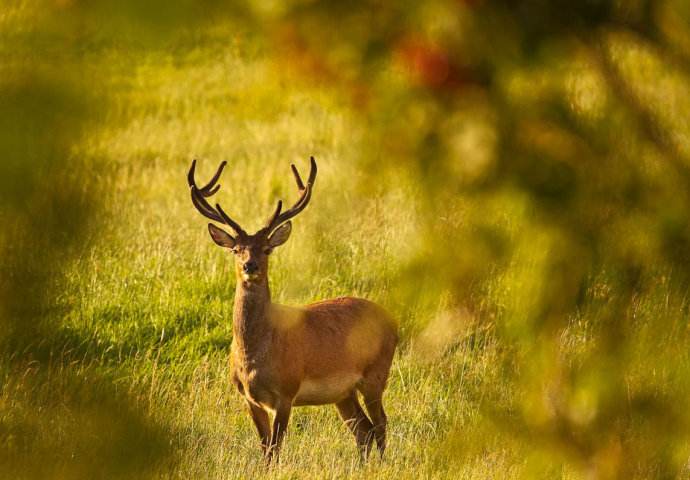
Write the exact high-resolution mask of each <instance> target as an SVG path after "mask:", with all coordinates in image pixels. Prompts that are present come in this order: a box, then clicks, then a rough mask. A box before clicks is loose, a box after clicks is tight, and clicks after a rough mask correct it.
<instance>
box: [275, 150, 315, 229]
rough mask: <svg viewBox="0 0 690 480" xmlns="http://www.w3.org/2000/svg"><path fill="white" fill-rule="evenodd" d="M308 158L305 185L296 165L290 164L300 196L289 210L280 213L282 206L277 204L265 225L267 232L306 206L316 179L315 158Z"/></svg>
mask: <svg viewBox="0 0 690 480" xmlns="http://www.w3.org/2000/svg"><path fill="white" fill-rule="evenodd" d="M310 160H311V166H310V170H309V179H308V180H307V185H306V186H305V185H304V183H303V182H302V178H301V177H300V174H299V172H298V171H297V167H295V165H294V164H292V165H291V166H290V167H291V168H292V173H293V175H294V176H295V181H296V182H297V188H298V189H299V192H300V197H299V198H298V199H297V201H296V202H295V204H294V205H293V206H292V207H291V208H290V209H289V210H286V211H285V212H283V213H280V208H281V207H282V204H281V203H279V204H278V208H277V209H276V211H275V213H274V214H273V215H272V217H271V219H270V221H269V223H268V224H267V226H266V229H267V230H268V232H269V233H270V232H271V231H273V230H274V229H275V228H276V227H278V226H279V225H281V224H282V223H285V222H287V221H288V220H290V219H291V218H292V217H294V216H295V215H297V214H298V213H300V212H301V211H302V210H304V209H305V208H306V207H307V204H308V203H309V200H310V199H311V192H312V187H313V186H314V181H315V180H316V172H317V168H316V160H314V157H310Z"/></svg>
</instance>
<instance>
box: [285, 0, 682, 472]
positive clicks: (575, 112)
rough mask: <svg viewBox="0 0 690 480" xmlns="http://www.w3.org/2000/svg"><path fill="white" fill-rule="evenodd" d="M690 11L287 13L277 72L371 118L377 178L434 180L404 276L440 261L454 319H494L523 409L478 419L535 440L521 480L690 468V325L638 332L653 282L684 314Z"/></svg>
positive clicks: (527, 4)
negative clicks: (573, 339) (399, 174)
mask: <svg viewBox="0 0 690 480" xmlns="http://www.w3.org/2000/svg"><path fill="white" fill-rule="evenodd" d="M689 14H690V12H689V11H688V8H687V5H686V2H679V1H652V0H650V1H644V0H643V1H616V2H613V1H587V2H569V1H549V2H544V1H524V2H514V1H491V0H485V1H482V0H478V1H447V2H446V1H439V2H420V3H418V2H361V3H358V4H357V5H352V4H349V3H348V4H347V6H345V5H344V4H343V5H341V4H335V3H331V2H308V3H302V2H299V4H298V5H294V6H293V7H291V8H286V9H285V12H283V13H281V15H280V22H279V24H280V29H281V30H282V31H285V32H287V33H286V34H285V35H283V36H282V37H281V42H282V44H281V45H280V48H281V49H282V51H284V52H285V53H284V55H286V56H287V58H289V60H288V59H286V62H290V63H293V62H294V58H295V57H296V58H298V59H299V62H297V64H296V65H297V66H296V68H297V69H298V70H299V69H301V70H303V71H304V72H303V73H306V75H305V77H306V78H308V79H310V80H312V81H317V82H324V83H326V84H328V85H333V86H334V87H336V88H338V89H340V90H341V91H343V92H344V93H345V94H346V95H349V96H351V101H352V105H353V106H354V107H355V108H356V109H358V110H359V111H360V113H361V116H362V121H364V122H367V125H368V127H369V128H370V130H369V135H368V137H367V141H366V142H365V145H369V146H370V150H369V151H368V152H366V153H365V154H364V155H363V157H364V159H363V162H364V164H365V165H369V166H370V167H371V168H369V169H368V171H369V172H371V173H372V174H373V175H374V176H372V179H371V180H372V182H375V181H376V180H375V178H376V176H379V175H382V174H385V173H386V172H388V171H399V170H402V171H404V172H405V173H406V174H408V175H410V176H412V177H413V178H415V179H418V181H419V182H420V183H421V184H422V185H423V192H424V193H423V196H424V199H425V201H424V202H423V203H424V207H425V210H424V212H423V213H422V214H421V217H422V218H424V219H425V220H426V223H427V226H426V234H424V236H423V238H421V239H415V240H414V241H415V242H419V243H420V244H419V245H417V251H418V253H419V255H418V258H417V259H416V260H413V262H412V264H411V265H410V267H409V269H410V270H408V271H407V273H404V274H403V277H402V278H401V283H403V284H404V283H405V282H408V281H409V279H410V278H414V277H416V278H419V273H420V272H424V271H426V272H429V275H431V276H433V281H432V282H431V283H430V284H425V287H426V288H435V289H437V290H438V291H439V292H442V291H450V294H451V297H452V300H451V302H450V304H451V305H450V307H449V308H451V311H453V310H454V311H457V312H459V313H457V314H456V315H455V316H456V319H457V320H456V321H457V322H461V323H462V322H465V323H466V322H467V320H466V319H467V317H468V316H470V317H476V319H477V320H476V321H478V322H480V323H481V322H489V321H492V320H489V319H490V318H491V319H494V318H495V319H496V320H495V328H496V334H497V335H498V338H499V340H500V341H501V343H502V344H504V345H505V347H506V348H507V349H508V350H509V351H510V354H509V355H508V356H507V359H506V362H507V365H506V368H505V370H504V372H503V375H504V376H503V382H505V384H508V385H511V397H512V400H511V401H510V407H508V408H503V407H500V408H498V409H497V406H496V405H492V403H491V402H490V401H488V402H486V404H485V408H486V415H487V417H488V418H489V419H493V422H494V424H495V425H497V426H498V427H499V430H502V431H504V433H505V434H506V435H508V436H511V437H513V438H517V439H519V441H520V442H521V443H522V444H523V445H524V447H525V450H527V452H528V455H529V457H528V458H530V459H531V460H530V464H531V465H532V466H531V467H530V469H528V470H527V472H528V473H527V476H528V477H530V476H533V475H537V474H547V472H549V471H551V470H550V469H552V468H553V467H554V466H555V465H559V464H560V462H566V463H570V464H574V465H577V466H579V468H580V469H581V471H582V472H583V473H585V474H586V475H587V476H591V477H592V478H630V477H631V476H633V475H642V476H656V477H660V478H675V477H676V476H677V475H682V473H681V472H685V474H687V459H688V447H689V444H688V436H687V432H688V420H689V418H688V416H687V414H686V413H685V412H683V410H684V409H683V408H682V407H681V405H683V404H684V403H685V401H686V399H687V394H688V387H687V385H688V384H689V381H690V377H688V374H689V373H690V371H689V370H688V357H687V348H686V347H687V340H688V338H687V318H686V316H685V315H683V316H682V317H681V318H678V317H677V316H673V315H669V316H667V317H664V316H659V317H656V318H652V319H648V320H647V321H649V322H651V324H652V325H653V326H650V325H647V326H645V327H641V321H640V317H641V316H642V314H641V313H640V311H639V310H640V309H641V308H642V307H641V305H644V304H645V303H646V302H648V301H649V298H652V297H654V295H658V291H659V285H663V286H664V288H665V289H667V291H668V293H667V295H668V296H669V298H670V299H671V301H676V302H680V303H682V304H683V305H684V302H685V295H686V293H685V292H686V289H687V285H688V280H689V278H688V274H689V273H690V270H688V260H690V257H689V255H688V254H689V253H690V224H689V222H688V218H689V215H690V197H689V194H690V188H689V187H690V177H689V176H688V173H689V170H688V169H689V167H690V143H688V141H687V138H688V133H690V132H689V131H688V122H687V118H688V115H689V114H690V101H689V100H688V99H689V98H690V96H689V95H688V94H689V93H690V91H689V90H688V87H687V85H688V80H690V79H689V78H688V75H689V74H690V69H689V67H690V44H689V43H688V39H690V15H689ZM286 39H287V40H286ZM374 165H376V167H374ZM460 205H461V206H460ZM497 278H499V279H501V280H499V281H498V283H497V281H496V279H497ZM417 288H419V285H418V284H416V285H415V287H414V290H416V289H417ZM414 290H413V291H410V292H407V294H408V295H410V294H411V295H413V294H414ZM676 295H679V296H677V297H676ZM683 311H685V308H683ZM444 323H445V324H447V323H448V322H447V321H445V322H444ZM585 324H586V326H587V335H589V336H591V338H590V339H589V340H588V341H587V346H586V348H585V349H584V350H583V351H579V352H569V351H568V349H567V348H566V347H565V346H564V345H563V337H564V335H565V334H566V333H570V332H572V331H573V330H577V329H579V328H582V327H581V326H582V325H585ZM448 328H451V327H441V328H437V329H436V333H437V335H438V336H439V337H441V338H442V337H443V335H444V330H448ZM650 330H651V331H650ZM669 331H673V332H675V333H676V334H677V336H676V337H674V338H673V339H667V335H668V332H669ZM664 341H670V342H672V343H673V344H677V345H684V347H683V348H679V349H677V350H675V349H674V351H673V352H670V351H668V350H667V351H665V352H660V351H659V349H660V348H664V347H662V345H664ZM645 359H646V360H645ZM658 370H661V371H664V372H665V373H666V374H668V375H670V376H671V377H672V378H673V380H672V381H671V382H670V383H669V385H668V386H667V387H666V388H664V389H659V388H658V386H657V385H656V384H655V383H654V382H652V381H650V378H652V377H653V376H654V375H655V372H657V371H658ZM458 435H462V438H467V434H466V432H463V433H460V432H458ZM460 443H462V441H461V442H460ZM470 443H471V442H470ZM456 446H457V445H456ZM530 450H532V451H531V452H530ZM633 458H634V459H635V461H630V460H631V459H633ZM540 476H541V475H540Z"/></svg>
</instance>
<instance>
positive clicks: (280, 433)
mask: <svg viewBox="0 0 690 480" xmlns="http://www.w3.org/2000/svg"><path fill="white" fill-rule="evenodd" d="M291 410H292V402H291V401H282V402H280V404H279V405H278V408H277V409H276V415H275V418H274V419H273V430H272V432H271V443H270V446H269V449H268V461H269V462H270V461H271V460H272V459H274V458H275V461H276V462H278V461H280V459H279V451H280V445H281V444H282V442H283V438H284V437H285V433H286V432H287V426H288V422H289V421H290V411H291Z"/></svg>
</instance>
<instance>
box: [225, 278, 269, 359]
mask: <svg viewBox="0 0 690 480" xmlns="http://www.w3.org/2000/svg"><path fill="white" fill-rule="evenodd" d="M270 306H271V292H270V291H269V289H268V279H267V278H266V277H264V279H263V280H261V281H259V282H256V283H254V282H252V283H249V282H245V281H244V280H243V279H242V278H238V279H237V287H236V290H235V308H234V313H233V336H234V341H235V343H236V351H237V353H238V354H239V356H240V358H241V359H243V360H244V362H246V363H252V362H253V361H255V360H260V359H261V358H263V357H264V356H265V355H266V352H267V347H268V345H269V343H270V341H271V336H272V335H271V330H272V329H271V325H270V322H269V319H268V313H269V309H270Z"/></svg>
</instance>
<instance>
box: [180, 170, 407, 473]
mask: <svg viewBox="0 0 690 480" xmlns="http://www.w3.org/2000/svg"><path fill="white" fill-rule="evenodd" d="M225 164H226V162H223V163H221V165H220V167H219V168H218V171H217V172H216V174H215V175H214V176H213V178H212V179H211V181H210V182H209V183H208V184H207V185H206V186H204V187H198V186H197V185H196V182H195V179H194V169H195V166H196V160H195V161H193V162H192V166H191V168H190V170H189V175H188V182H189V186H190V188H191V194H192V202H193V203H194V206H195V207H196V209H197V210H198V211H199V212H200V213H201V214H202V215H204V216H205V217H207V218H209V219H211V220H214V221H216V222H218V223H222V224H225V225H227V226H228V227H230V228H231V229H232V231H233V233H232V234H230V233H228V232H226V231H225V230H222V229H220V228H218V227H216V226H215V225H213V224H211V223H209V225H208V230H209V233H210V234H211V238H212V239H213V241H214V242H216V243H217V244H218V245H220V246H221V247H226V248H229V249H231V251H232V252H233V253H234V255H235V278H236V282H237V284H236V291H235V306H234V318H233V340H232V349H231V350H232V351H231V360H232V375H233V383H234V384H235V385H236V386H237V389H238V390H239V391H240V393H241V394H242V395H243V396H244V398H245V400H246V403H247V406H248V408H249V413H250V414H251V417H252V420H253V421H254V424H255V425H256V429H257V430H258V432H259V437H261V447H262V450H263V452H264V455H265V456H266V459H267V460H268V461H269V462H270V461H271V459H272V458H273V457H274V456H275V457H276V460H277V456H278V450H279V448H280V445H281V442H282V439H283V437H284V435H285V432H286V430H287V425H288V420H289V419H290V411H291V409H292V407H293V406H301V405H325V404H330V403H334V404H335V405H336V407H337V409H338V412H339V414H340V416H341V418H342V419H343V421H344V422H345V424H346V425H347V426H348V428H349V429H350V430H351V431H352V433H353V434H354V436H355V440H356V442H357V446H358V448H359V451H360V455H361V457H362V459H365V458H366V457H367V456H368V454H369V452H370V450H371V447H372V444H373V442H374V439H375V440H376V445H377V447H378V449H379V452H380V454H381V455H383V452H384V450H385V448H386V414H385V412H384V410H383V403H382V397H383V391H384V389H385V388H386V381H387V379H388V373H389V370H390V366H391V362H392V360H393V353H394V351H395V347H396V345H397V340H398V338H397V333H396V324H395V322H394V321H393V319H392V318H391V316H390V315H389V314H388V313H386V311H385V310H384V309H383V308H381V307H380V306H378V305H376V304H375V303H372V302H370V301H368V300H364V299H361V298H353V297H343V298H335V299H332V300H325V301H321V302H317V303H312V304H309V305H306V306H304V307H287V306H283V305H278V304H276V303H272V302H271V293H270V291H269V288H268V257H269V255H270V253H271V251H272V250H273V249H274V248H275V247H278V246H280V245H282V244H283V243H285V242H286V241H287V239H288V237H289V236H290V231H291V229H292V224H291V222H290V219H291V218H293V217H294V216H295V215H297V214H298V213H300V212H301V211H302V210H304V209H305V208H306V206H307V204H308V203H309V200H310V199H311V195H312V190H313V188H314V180H315V179H316V162H315V161H314V158H313V157H312V158H311V171H310V172H309V179H308V180H307V184H306V185H305V184H304V183H303V182H302V179H301V178H300V175H299V173H298V172H297V169H296V168H295V166H294V165H292V173H293V174H294V176H295V180H296V181H297V187H298V189H299V198H298V200H297V202H295V204H294V205H293V206H292V208H290V209H288V210H286V211H284V212H283V211H281V209H282V202H281V201H279V202H278V206H277V207H276V209H275V211H274V212H273V215H271V217H270V218H269V219H268V222H267V223H266V226H265V227H263V228H262V229H260V230H259V231H258V232H256V233H255V234H253V235H250V234H248V233H247V232H245V231H244V230H243V229H242V227H240V226H239V225H238V223H237V222H235V221H234V220H233V219H232V218H230V217H229V216H228V214H227V213H225V211H223V209H222V208H221V206H220V205H219V204H217V203H216V205H215V208H214V207H212V206H211V205H210V204H209V203H208V201H207V198H209V197H210V196H212V195H213V194H215V193H216V192H217V191H218V189H219V188H220V186H219V185H216V183H217V182H218V179H219V177H220V174H221V172H222V171H223V167H225ZM358 391H359V392H360V393H361V395H362V397H363V399H364V404H365V406H366V409H367V411H368V413H369V417H367V415H366V414H365V413H364V411H363V410H362V407H361V406H360V404H359V401H358V399H357V392H358ZM269 414H270V415H272V416H273V423H272V426H271V423H270V421H269ZM370 419H371V420H370Z"/></svg>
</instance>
